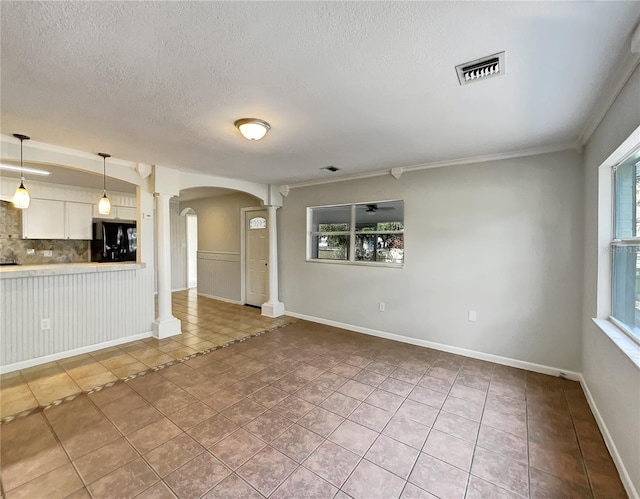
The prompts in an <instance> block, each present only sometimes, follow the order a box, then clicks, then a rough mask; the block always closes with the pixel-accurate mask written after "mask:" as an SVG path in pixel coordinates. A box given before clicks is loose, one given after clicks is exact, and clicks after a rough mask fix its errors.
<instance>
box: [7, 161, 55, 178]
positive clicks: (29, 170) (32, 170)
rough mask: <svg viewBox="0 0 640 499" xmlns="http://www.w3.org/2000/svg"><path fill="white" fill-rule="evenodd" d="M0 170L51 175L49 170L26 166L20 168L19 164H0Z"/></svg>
mask: <svg viewBox="0 0 640 499" xmlns="http://www.w3.org/2000/svg"><path fill="white" fill-rule="evenodd" d="M0 170H7V171H10V172H24V173H28V174H30V175H51V172H48V171H46V170H38V169H37V168H27V167H24V168H21V167H19V166H14V165H1V164H0Z"/></svg>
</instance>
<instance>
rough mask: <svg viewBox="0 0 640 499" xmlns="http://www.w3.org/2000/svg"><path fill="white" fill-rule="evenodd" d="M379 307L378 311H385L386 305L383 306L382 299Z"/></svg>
mask: <svg viewBox="0 0 640 499" xmlns="http://www.w3.org/2000/svg"><path fill="white" fill-rule="evenodd" d="M379 308H380V312H384V311H385V308H386V307H385V304H384V302H383V301H381V302H380V306H379Z"/></svg>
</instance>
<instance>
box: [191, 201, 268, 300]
mask: <svg viewBox="0 0 640 499" xmlns="http://www.w3.org/2000/svg"><path fill="white" fill-rule="evenodd" d="M261 204H262V203H261V201H260V200H259V199H257V198H255V197H253V196H251V195H249V194H244V193H235V194H230V195H227V196H219V197H213V198H207V199H198V200H195V201H186V202H183V203H180V210H181V211H182V210H184V209H185V208H191V209H193V211H195V212H196V215H197V216H198V293H199V294H204V295H207V296H213V297H216V298H221V299H223V300H230V301H233V302H240V301H241V296H240V294H241V282H240V281H241V264H240V231H241V223H240V220H241V218H240V215H241V213H240V209H241V208H245V207H248V206H260V205H261Z"/></svg>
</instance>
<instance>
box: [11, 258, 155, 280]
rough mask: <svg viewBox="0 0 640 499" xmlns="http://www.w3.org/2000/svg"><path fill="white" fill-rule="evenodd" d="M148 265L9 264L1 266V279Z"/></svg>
mask: <svg viewBox="0 0 640 499" xmlns="http://www.w3.org/2000/svg"><path fill="white" fill-rule="evenodd" d="M146 266H147V264H146V263H137V262H105V263H99V262H86V263H50V264H43V265H8V266H5V267H0V279H17V278H20V277H39V276H47V275H65V274H90V273H93V272H116V271H120V270H138V269H143V268H145V267H146Z"/></svg>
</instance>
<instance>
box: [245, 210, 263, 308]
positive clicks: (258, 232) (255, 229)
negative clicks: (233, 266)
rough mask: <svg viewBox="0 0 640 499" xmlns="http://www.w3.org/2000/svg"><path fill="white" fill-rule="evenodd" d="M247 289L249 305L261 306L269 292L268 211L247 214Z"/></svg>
mask: <svg viewBox="0 0 640 499" xmlns="http://www.w3.org/2000/svg"><path fill="white" fill-rule="evenodd" d="M245 231H246V236H245V241H246V248H245V258H246V262H245V263H246V265H245V268H246V272H245V289H246V302H247V305H254V306H256V307H259V306H261V305H262V304H263V303H264V302H266V301H267V299H268V296H267V293H268V290H269V269H268V268H267V264H268V260H269V231H268V230H267V210H256V211H247V212H245Z"/></svg>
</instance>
